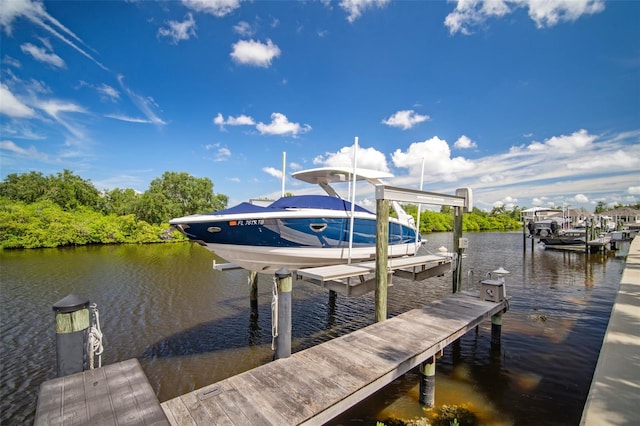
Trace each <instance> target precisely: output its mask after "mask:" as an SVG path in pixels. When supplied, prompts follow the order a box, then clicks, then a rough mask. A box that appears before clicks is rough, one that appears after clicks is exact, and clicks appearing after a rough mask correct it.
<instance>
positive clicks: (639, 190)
mask: <svg viewBox="0 0 640 426" xmlns="http://www.w3.org/2000/svg"><path fill="white" fill-rule="evenodd" d="M627 192H628V193H629V194H633V195H638V194H640V186H630V187H628V188H627Z"/></svg>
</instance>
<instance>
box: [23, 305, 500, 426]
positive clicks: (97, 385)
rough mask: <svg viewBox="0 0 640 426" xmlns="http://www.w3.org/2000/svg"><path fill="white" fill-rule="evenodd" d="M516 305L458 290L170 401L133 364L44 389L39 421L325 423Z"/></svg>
mask: <svg viewBox="0 0 640 426" xmlns="http://www.w3.org/2000/svg"><path fill="white" fill-rule="evenodd" d="M506 309H507V302H506V301H502V302H499V303H493V302H489V301H481V300H480V299H479V297H478V296H477V295H471V294H469V293H457V294H453V295H450V296H448V297H446V298H444V299H442V300H438V301H435V302H433V303H430V304H429V305H426V306H424V307H422V308H419V309H414V310H411V311H409V312H405V313H403V314H400V315H398V316H396V317H393V318H390V319H387V320H385V321H382V322H377V323H375V324H372V325H370V326H368V327H365V328H362V329H360V330H357V331H354V332H352V333H350V334H348V335H345V336H342V337H338V338H335V339H332V340H330V341H328V342H325V343H322V344H320V345H317V346H314V347H311V348H309V349H306V350H303V351H300V352H297V353H294V354H292V355H291V356H290V357H288V358H282V359H278V360H276V361H273V362H270V363H268V364H265V365H262V366H260V367H257V368H254V369H252V370H249V371H246V372H244V373H241V374H238V375H236V376H233V377H230V378H228V379H225V380H222V381H220V382H218V383H214V384H212V385H209V386H206V387H203V388H201V389H198V390H196V391H193V392H190V393H187V394H185V395H182V396H179V397H177V398H174V399H171V400H169V401H166V402H164V403H162V404H160V403H159V401H158V399H157V397H156V396H155V394H154V392H153V389H152V388H151V385H150V384H149V382H148V380H147V378H146V376H145V375H144V372H143V371H142V368H141V367H140V364H139V363H138V361H137V360H136V359H130V360H127V361H123V362H120V363H117V364H111V365H108V366H106V367H102V368H97V369H94V370H88V371H84V372H81V373H76V374H73V375H70V376H66V377H61V378H57V379H53V380H49V381H47V382H45V383H43V384H42V386H41V388H40V395H39V398H38V407H37V412H36V419H35V423H34V424H35V425H36V426H39V425H84V424H91V425H158V426H160V425H169V424H170V425H180V426H185V425H212V424H225V425H248V424H252V425H278V426H280V425H298V424H306V425H317V424H322V423H325V422H327V421H329V420H331V419H333V418H334V417H336V416H337V415H339V414H341V413H342V412H344V411H346V410H347V409H349V408H350V407H352V406H354V405H355V404H357V403H359V402H361V401H362V400H364V399H365V398H366V397H368V396H370V395H372V394H373V393H375V392H377V391H378V390H380V389H381V388H383V387H384V386H386V385H387V384H389V383H391V382H392V381H393V380H395V379H396V378H398V377H400V376H402V375H403V374H405V373H406V372H407V371H409V370H410V369H412V368H414V367H416V366H418V365H420V364H421V363H422V362H424V361H426V360H428V359H430V358H432V357H434V356H435V355H436V354H438V353H439V352H440V351H441V350H442V349H444V348H445V347H446V346H447V345H449V344H450V343H452V342H453V341H455V340H456V339H458V338H460V337H461V336H463V335H464V334H465V333H467V332H468V331H469V330H472V329H473V328H474V327H475V326H476V325H478V324H480V323H481V322H483V321H485V320H486V319H489V318H491V317H492V316H493V315H499V314H501V313H502V312H504V311H506Z"/></svg>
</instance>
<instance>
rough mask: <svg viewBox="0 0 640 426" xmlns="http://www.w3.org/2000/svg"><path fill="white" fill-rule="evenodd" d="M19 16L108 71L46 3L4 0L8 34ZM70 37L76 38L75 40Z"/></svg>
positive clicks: (0, 23)
mask: <svg viewBox="0 0 640 426" xmlns="http://www.w3.org/2000/svg"><path fill="white" fill-rule="evenodd" d="M19 18H25V19H27V20H29V21H31V23H33V24H35V25H37V26H39V27H40V28H42V29H43V30H45V31H47V32H48V33H49V34H51V35H53V36H54V37H56V38H57V39H59V40H60V41H62V42H63V43H65V44H67V45H68V46H70V47H72V48H73V49H75V50H76V51H77V52H78V53H80V54H81V55H83V56H85V57H87V58H88V59H90V60H91V61H93V62H94V63H95V64H96V65H98V66H99V67H100V68H102V69H103V70H105V71H108V68H107V67H105V66H104V65H102V64H101V63H100V62H98V61H97V60H96V59H94V58H93V56H91V55H90V54H88V53H87V52H86V51H85V50H84V49H82V48H80V47H79V46H78V45H77V44H76V43H82V44H84V42H83V41H82V40H81V39H80V38H79V37H78V36H77V35H75V34H74V33H73V32H72V31H71V30H69V29H68V28H67V27H65V26H64V25H62V23H60V22H59V21H58V20H57V19H56V18H54V17H53V16H51V15H49V14H48V13H47V11H46V10H45V7H44V3H41V2H39V1H32V0H13V1H3V2H2V7H0V27H2V28H3V29H4V31H5V32H6V33H7V34H9V35H11V34H12V31H13V26H12V25H13V21H14V20H16V19H19ZM70 39H73V40H75V42H74V41H72V40H70Z"/></svg>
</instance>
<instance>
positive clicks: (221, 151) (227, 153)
mask: <svg viewBox="0 0 640 426" xmlns="http://www.w3.org/2000/svg"><path fill="white" fill-rule="evenodd" d="M229 157H231V150H229V148H225V147H219V148H218V150H217V151H216V155H215V156H214V157H213V161H214V162H216V163H218V162H221V161H227V160H228V159H229Z"/></svg>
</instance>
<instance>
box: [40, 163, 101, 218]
mask: <svg viewBox="0 0 640 426" xmlns="http://www.w3.org/2000/svg"><path fill="white" fill-rule="evenodd" d="M48 179H49V185H48V189H47V193H46V194H45V198H46V199H48V200H51V201H53V202H54V203H56V204H57V205H59V206H60V207H62V208H63V209H65V210H67V211H69V210H73V209H75V208H77V207H80V206H86V207H90V208H96V207H97V206H98V197H99V193H98V190H97V189H96V188H95V186H93V184H92V183H91V182H90V181H88V180H85V179H82V178H81V177H80V176H76V175H74V174H73V172H72V171H71V170H67V169H64V170H63V171H62V172H61V173H58V174H57V175H56V176H50V177H49V178H48Z"/></svg>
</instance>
